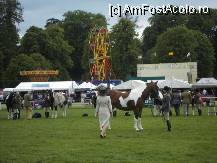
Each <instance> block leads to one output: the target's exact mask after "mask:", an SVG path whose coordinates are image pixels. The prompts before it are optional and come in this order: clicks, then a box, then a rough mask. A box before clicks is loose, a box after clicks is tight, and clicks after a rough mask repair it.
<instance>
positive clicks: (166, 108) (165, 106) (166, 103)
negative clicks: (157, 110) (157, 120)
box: [162, 86, 171, 131]
mask: <svg viewBox="0 0 217 163" xmlns="http://www.w3.org/2000/svg"><path fill="white" fill-rule="evenodd" d="M163 92H164V96H163V100H162V113H163V116H164V119H165V120H166V124H167V129H168V131H171V123H170V118H169V117H170V115H169V112H170V105H171V104H170V101H171V95H170V87H168V86H165V87H164V89H163Z"/></svg>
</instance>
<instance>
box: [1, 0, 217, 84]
mask: <svg viewBox="0 0 217 163" xmlns="http://www.w3.org/2000/svg"><path fill="white" fill-rule="evenodd" d="M22 14H23V8H22V5H21V3H20V2H19V1H18V0H2V1H0V58H1V60H0V64H1V71H0V76H1V81H0V88H3V87H14V86H16V85H17V84H18V83H19V82H21V81H27V80H28V79H25V78H23V77H22V78H21V77H20V76H19V71H22V70H35V69H55V70H56V69H57V70H59V71H60V75H59V76H58V77H54V78H52V80H88V79H90V74H89V59H90V58H91V52H90V49H89V45H88V38H89V33H90V31H91V29H92V28H94V27H102V26H104V27H107V25H108V22H107V20H106V18H105V16H104V15H102V14H94V13H90V12H85V11H81V10H75V11H68V12H66V13H64V15H63V19H62V20H58V19H55V18H50V19H48V20H47V22H45V26H44V28H39V27H36V26H32V27H30V28H29V29H28V30H27V31H26V33H25V34H24V36H23V37H22V38H20V37H19V35H18V33H19V31H18V30H19V29H18V28H17V24H19V23H21V22H22V21H24V20H23V17H22ZM136 20H137V19H135V18H132V17H130V16H126V17H123V18H120V19H119V21H118V23H117V24H115V25H113V26H112V28H111V30H110V34H109V35H110V50H109V55H110V56H111V63H112V68H113V72H114V74H115V76H113V77H115V78H119V79H122V80H125V79H127V78H128V77H130V76H136V64H137V63H138V62H140V61H141V58H138V56H142V62H143V63H167V62H185V61H190V60H191V61H196V62H197V63H198V75H199V77H210V76H213V75H215V74H217V73H216V71H217V64H216V59H217V10H216V9H212V10H211V12H210V14H209V15H199V14H195V15H171V14H168V15H155V16H152V17H150V18H149V23H150V26H148V27H146V28H145V29H144V31H143V34H142V38H138V34H137V32H136V28H137V25H136V22H137V21H136ZM171 51H172V52H173V53H174V55H173V56H169V55H168V53H169V52H171ZM188 53H189V54H190V56H189V57H187V56H186V55H187V54H188Z"/></svg>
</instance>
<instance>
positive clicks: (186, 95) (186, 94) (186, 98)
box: [182, 90, 192, 116]
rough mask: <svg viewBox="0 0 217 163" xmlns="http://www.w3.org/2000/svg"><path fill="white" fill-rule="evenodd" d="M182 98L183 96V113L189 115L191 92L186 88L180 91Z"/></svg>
mask: <svg viewBox="0 0 217 163" xmlns="http://www.w3.org/2000/svg"><path fill="white" fill-rule="evenodd" d="M182 98H183V101H182V103H183V107H184V115H185V116H189V106H190V104H191V101H192V97H191V93H190V91H188V90H185V91H184V92H183V93H182Z"/></svg>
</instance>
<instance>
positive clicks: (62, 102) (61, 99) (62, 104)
mask: <svg viewBox="0 0 217 163" xmlns="http://www.w3.org/2000/svg"><path fill="white" fill-rule="evenodd" d="M53 97H54V108H55V112H53V110H52V118H57V115H58V114H57V108H58V107H59V108H62V109H63V117H66V109H67V101H66V98H65V96H64V95H63V94H62V93H61V92H55V93H54V96H53Z"/></svg>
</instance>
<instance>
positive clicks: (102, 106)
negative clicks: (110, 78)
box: [96, 86, 112, 138]
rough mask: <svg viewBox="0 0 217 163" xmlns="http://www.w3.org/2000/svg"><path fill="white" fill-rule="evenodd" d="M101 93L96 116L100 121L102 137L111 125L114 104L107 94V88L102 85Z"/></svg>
mask: <svg viewBox="0 0 217 163" xmlns="http://www.w3.org/2000/svg"><path fill="white" fill-rule="evenodd" d="M98 91H99V95H98V96H97V100H96V116H97V117H98V118H99V123H100V131H101V133H100V138H105V136H106V131H107V129H108V127H109V119H110V117H111V116H112V105H111V98H110V96H106V93H107V88H106V87H105V86H101V87H99V88H98Z"/></svg>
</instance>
